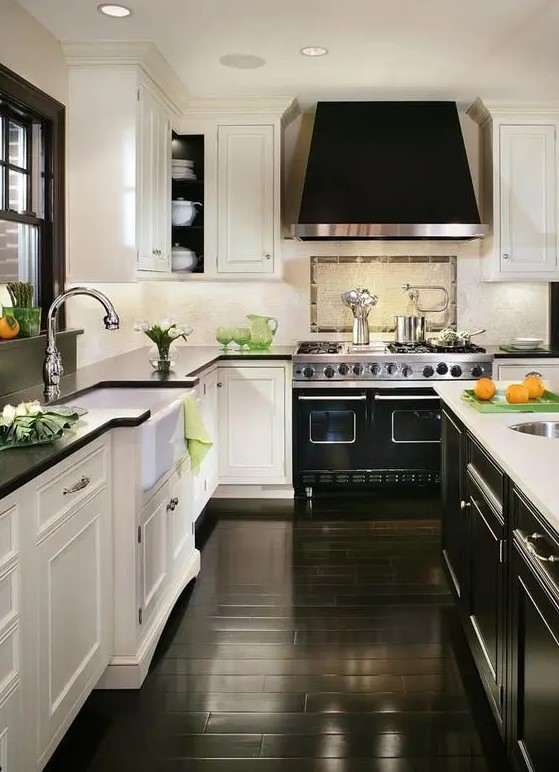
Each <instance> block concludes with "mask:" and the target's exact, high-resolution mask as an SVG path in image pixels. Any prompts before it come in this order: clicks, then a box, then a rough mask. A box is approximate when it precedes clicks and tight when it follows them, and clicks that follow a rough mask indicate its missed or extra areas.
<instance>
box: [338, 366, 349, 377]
mask: <svg viewBox="0 0 559 772" xmlns="http://www.w3.org/2000/svg"><path fill="white" fill-rule="evenodd" d="M338 372H339V374H340V375H347V374H348V373H349V365H346V364H343V365H339V367H338Z"/></svg>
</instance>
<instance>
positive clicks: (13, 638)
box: [0, 625, 19, 699]
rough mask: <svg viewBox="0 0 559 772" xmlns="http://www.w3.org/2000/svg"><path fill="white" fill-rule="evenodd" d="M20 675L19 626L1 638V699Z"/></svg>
mask: <svg viewBox="0 0 559 772" xmlns="http://www.w3.org/2000/svg"><path fill="white" fill-rule="evenodd" d="M18 675H19V625H14V626H13V627H12V628H11V629H10V630H9V631H8V632H7V633H4V634H3V635H2V636H1V637H0V699H3V697H4V694H5V692H6V690H7V689H10V688H11V687H12V686H13V684H14V681H15V679H16V678H17V677H18Z"/></svg>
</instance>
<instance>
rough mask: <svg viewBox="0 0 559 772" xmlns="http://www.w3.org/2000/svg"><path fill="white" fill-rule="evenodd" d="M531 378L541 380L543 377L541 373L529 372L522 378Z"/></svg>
mask: <svg viewBox="0 0 559 772" xmlns="http://www.w3.org/2000/svg"><path fill="white" fill-rule="evenodd" d="M531 376H534V378H543V375H542V374H541V373H538V372H536V371H535V370H530V372H529V373H526V375H525V376H524V377H525V378H530V377H531Z"/></svg>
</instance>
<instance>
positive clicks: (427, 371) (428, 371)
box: [423, 365, 435, 378]
mask: <svg viewBox="0 0 559 772" xmlns="http://www.w3.org/2000/svg"><path fill="white" fill-rule="evenodd" d="M434 374H435V371H434V370H433V368H432V367H431V365H426V366H425V367H424V368H423V375H424V376H425V377H426V378H430V377H431V376H432V375H434Z"/></svg>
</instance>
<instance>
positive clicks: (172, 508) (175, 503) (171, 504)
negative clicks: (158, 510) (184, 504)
mask: <svg viewBox="0 0 559 772" xmlns="http://www.w3.org/2000/svg"><path fill="white" fill-rule="evenodd" d="M178 503H179V500H178V499H177V498H172V499H171V500H170V501H169V503H168V504H167V512H174V511H175V509H176V508H177V506H178Z"/></svg>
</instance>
